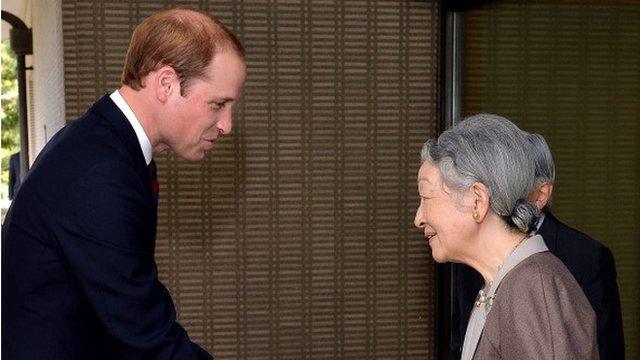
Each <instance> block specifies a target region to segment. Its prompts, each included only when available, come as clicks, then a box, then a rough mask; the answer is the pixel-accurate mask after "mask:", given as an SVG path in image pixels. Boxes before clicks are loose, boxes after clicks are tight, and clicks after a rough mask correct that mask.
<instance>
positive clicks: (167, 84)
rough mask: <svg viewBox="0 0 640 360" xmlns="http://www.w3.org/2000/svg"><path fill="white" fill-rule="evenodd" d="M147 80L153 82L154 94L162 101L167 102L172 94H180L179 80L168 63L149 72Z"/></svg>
mask: <svg viewBox="0 0 640 360" xmlns="http://www.w3.org/2000/svg"><path fill="white" fill-rule="evenodd" d="M149 80H150V82H152V83H153V85H154V88H155V94H156V97H157V98H158V100H159V101H160V102H162V103H165V102H167V100H168V99H169V97H170V96H171V95H172V94H175V93H176V91H177V94H180V81H179V80H178V74H177V73H176V71H175V70H174V69H173V68H172V67H171V66H168V65H165V66H163V67H161V68H160V69H158V70H156V71H154V72H152V73H151V74H149Z"/></svg>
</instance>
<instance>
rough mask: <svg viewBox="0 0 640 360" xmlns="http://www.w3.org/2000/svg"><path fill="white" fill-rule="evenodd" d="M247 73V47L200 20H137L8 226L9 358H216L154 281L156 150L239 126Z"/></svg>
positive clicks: (200, 149)
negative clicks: (112, 83) (109, 86)
mask: <svg viewBox="0 0 640 360" xmlns="http://www.w3.org/2000/svg"><path fill="white" fill-rule="evenodd" d="M245 76H246V68H245V61H244V50H243V48H242V46H241V44H240V43H239V42H238V40H237V39H236V38H235V36H234V35H233V34H232V33H231V32H230V31H229V30H228V29H226V28H225V27H224V25H222V24H221V23H220V22H218V21H217V20H215V19H212V18H210V17H208V16H206V15H203V14H200V13H197V12H193V11H188V10H169V11H165V12H161V13H158V14H155V15H153V16H151V17H150V18H148V19H146V20H144V21H143V22H142V23H141V24H140V25H139V26H138V27H137V28H136V29H135V31H134V33H133V36H132V39H131V44H130V46H129V51H128V53H127V57H126V60H125V66H124V71H123V75H122V83H123V85H122V87H121V88H120V89H119V90H117V91H115V92H113V93H112V94H110V95H107V96H104V97H103V98H102V99H100V100H99V101H98V102H96V103H95V104H94V105H93V107H91V108H90V109H89V111H88V112H87V113H86V114H85V115H84V116H82V117H81V118H80V119H78V120H77V121H75V122H74V123H72V124H70V125H68V126H67V127H65V128H64V129H63V130H61V131H60V132H59V133H58V134H57V135H56V136H55V137H54V138H53V139H52V140H51V141H50V143H49V144H47V146H46V147H45V148H44V149H43V151H42V153H41V154H40V155H39V157H38V159H37V161H36V162H35V164H34V166H33V168H32V169H31V171H30V173H29V174H28V176H27V178H26V179H25V181H24V182H23V184H22V187H21V188H20V192H19V193H18V194H17V196H16V199H15V200H14V202H13V204H12V206H11V208H10V210H9V213H8V215H7V219H6V221H5V223H4V224H3V229H2V232H3V234H2V235H3V236H2V241H3V243H2V245H3V249H2V250H3V251H2V295H3V299H2V351H3V353H2V355H3V357H5V356H6V358H7V359H120V358H131V359H209V358H211V356H210V355H209V354H207V352H206V351H204V350H203V349H201V348H200V347H199V346H198V345H196V344H194V343H192V342H191V341H190V340H189V338H188V336H187V334H186V332H185V330H184V329H183V328H182V327H181V326H180V325H179V324H178V323H177V322H176V315H175V310H174V304H173V302H172V300H171V297H170V295H169V293H168V291H167V289H166V288H165V287H164V286H163V285H162V284H161V283H160V281H159V280H158V277H157V268H156V264H155V261H154V246H155V235H156V221H157V214H156V208H157V190H158V187H157V180H156V178H155V162H154V161H153V159H152V157H153V154H157V153H159V152H161V151H163V150H165V149H171V150H172V151H173V152H175V153H176V154H177V155H179V156H180V157H182V158H184V159H188V160H201V159H202V158H203V157H204V154H205V151H207V150H209V149H211V148H212V147H213V146H214V145H215V143H216V141H217V140H218V139H219V137H220V136H221V135H225V134H228V133H229V132H230V131H231V126H232V118H231V114H232V108H233V106H234V104H235V103H236V101H237V100H238V97H239V96H240V94H241V91H242V87H243V84H244V80H245Z"/></svg>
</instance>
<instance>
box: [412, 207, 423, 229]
mask: <svg viewBox="0 0 640 360" xmlns="http://www.w3.org/2000/svg"><path fill="white" fill-rule="evenodd" d="M413 224H414V225H415V226H416V227H417V228H421V229H422V228H423V227H424V216H423V215H422V206H419V207H418V210H416V217H415V219H413Z"/></svg>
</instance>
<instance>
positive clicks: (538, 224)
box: [530, 212, 544, 235]
mask: <svg viewBox="0 0 640 360" xmlns="http://www.w3.org/2000/svg"><path fill="white" fill-rule="evenodd" d="M542 222H544V212H541V213H540V216H539V217H538V221H537V222H536V224H535V226H534V227H533V229H532V230H531V233H530V235H536V234H538V233H539V232H540V227H541V226H542Z"/></svg>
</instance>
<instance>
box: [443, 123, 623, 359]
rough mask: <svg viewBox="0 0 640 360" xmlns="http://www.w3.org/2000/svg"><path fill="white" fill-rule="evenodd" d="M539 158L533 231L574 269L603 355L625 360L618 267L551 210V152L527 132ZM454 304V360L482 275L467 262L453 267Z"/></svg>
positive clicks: (601, 247) (594, 242) (531, 198)
mask: <svg viewBox="0 0 640 360" xmlns="http://www.w3.org/2000/svg"><path fill="white" fill-rule="evenodd" d="M527 138H528V140H529V142H530V145H531V151H532V152H533V154H534V157H535V164H536V171H535V174H536V175H535V176H536V181H535V185H534V189H533V191H532V192H531V193H530V194H529V199H528V200H529V201H531V202H532V203H535V204H536V206H537V207H538V208H539V209H541V211H542V215H541V217H540V218H539V219H538V222H537V223H536V224H535V226H534V228H533V229H532V230H533V232H535V233H538V234H540V235H542V237H543V238H544V241H545V243H546V245H547V247H548V248H549V250H550V251H551V252H552V253H553V254H554V255H555V256H556V257H558V258H559V259H560V260H561V261H562V262H563V263H564V265H565V266H566V267H567V269H568V270H569V271H570V272H571V274H572V275H573V276H574V278H575V279H576V280H577V281H578V284H579V285H580V287H581V288H582V291H583V292H584V294H585V295H586V297H587V299H588V300H589V302H590V303H591V306H592V307H593V309H594V311H595V313H596V317H597V330H598V350H599V353H600V359H624V338H623V334H622V315H621V312H620V296H619V294H618V284H617V282H616V268H615V263H614V260H613V255H612V253H611V251H610V250H609V249H608V248H607V247H606V246H604V245H602V244H601V243H599V242H598V241H597V240H594V239H593V238H591V237H589V236H588V235H585V234H583V233H581V232H579V231H577V230H574V229H572V228H570V227H568V226H567V225H565V224H563V223H561V222H560V221H559V220H558V219H556V218H555V217H554V216H553V214H551V212H550V207H551V194H552V192H553V183H554V180H555V166H554V163H553V158H552V156H551V150H550V149H549V146H548V145H547V143H546V141H545V140H544V138H543V137H542V136H541V135H539V134H529V135H528V136H527ZM451 273H452V277H453V284H452V287H453V291H452V293H453V300H452V302H453V304H452V320H451V322H452V324H451V326H452V336H451V358H452V359H459V358H460V355H461V349H462V343H463V341H464V336H465V333H466V329H467V323H468V321H469V316H470V314H471V310H472V307H473V303H474V301H475V298H476V296H477V294H478V290H479V289H480V288H481V287H482V285H483V282H484V281H483V279H482V277H481V276H480V274H478V273H477V272H476V271H475V270H473V269H472V268H470V267H468V266H466V265H464V264H453V265H452V271H451Z"/></svg>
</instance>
